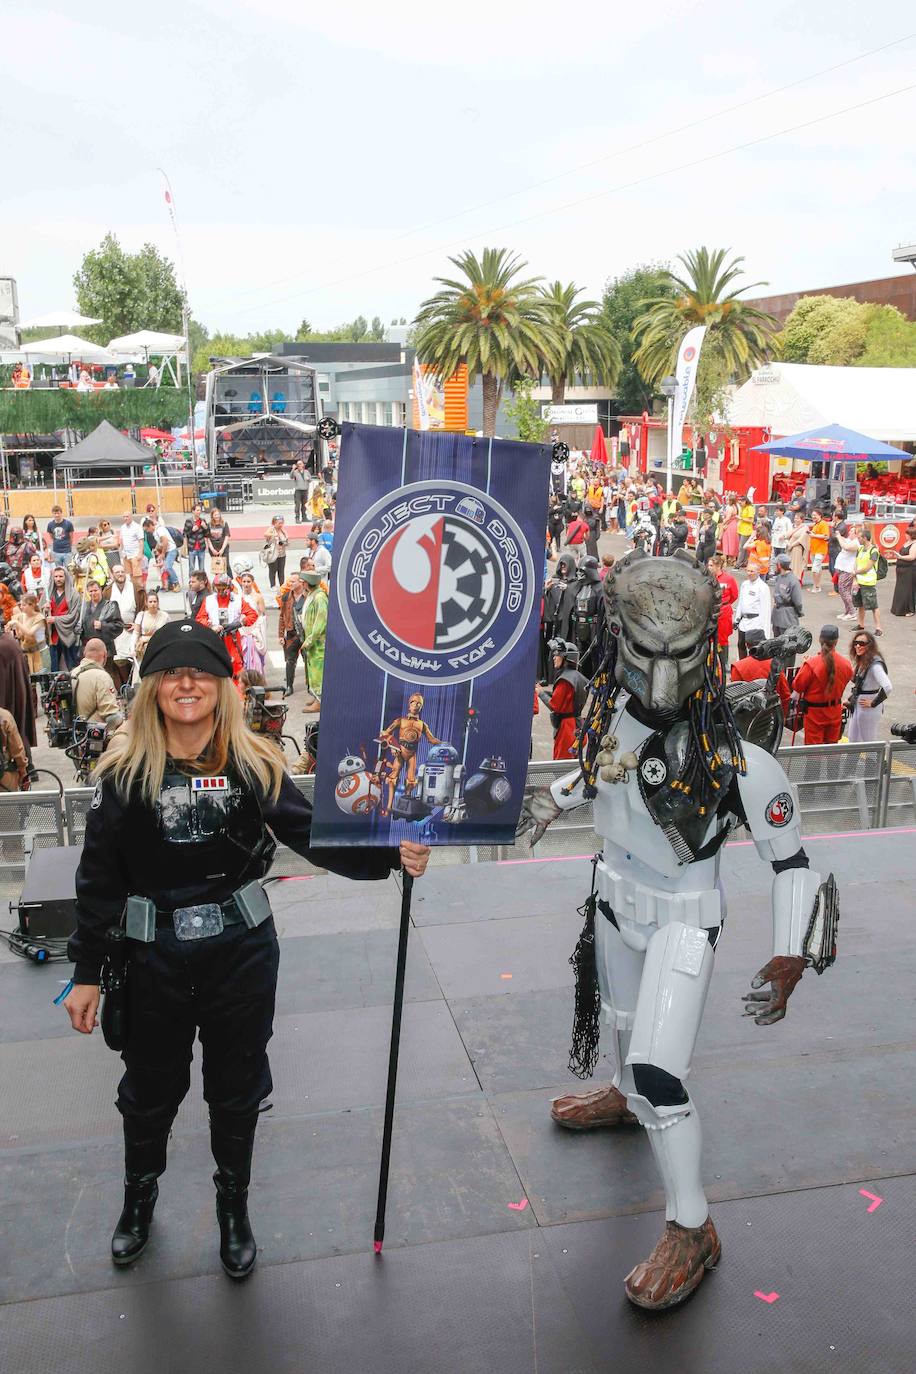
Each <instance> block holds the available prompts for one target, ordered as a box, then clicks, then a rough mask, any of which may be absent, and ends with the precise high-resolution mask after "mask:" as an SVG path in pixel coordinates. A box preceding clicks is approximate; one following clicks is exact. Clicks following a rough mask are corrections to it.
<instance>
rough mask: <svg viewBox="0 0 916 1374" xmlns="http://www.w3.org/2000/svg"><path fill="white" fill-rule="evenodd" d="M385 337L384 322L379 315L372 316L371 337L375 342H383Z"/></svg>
mask: <svg viewBox="0 0 916 1374" xmlns="http://www.w3.org/2000/svg"><path fill="white" fill-rule="evenodd" d="M384 338H385V326H384V325H383V324H382V322H381V320H380V319H379V317H378V315H373V316H372V323H371V324H370V326H369V339H370V340H371V341H372V342H373V343H382V342H383V340H384Z"/></svg>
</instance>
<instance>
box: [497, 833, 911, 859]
mask: <svg viewBox="0 0 916 1374" xmlns="http://www.w3.org/2000/svg"><path fill="white" fill-rule="evenodd" d="M873 835H916V825H909V826H906V825H904V826H899V827H895V828H894V829H883V830H837V831H835V832H834V833H833V834H830V835H805V836H804V837H803V838H804V841H805V844H814V843H815V842H816V841H817V840H864V839H867V838H869V837H870V836H873ZM753 843H754V841H753V840H732V841H731V842H730V843H729V844H726V846H725V847H726V849H742V848H747V846H748V845H752V844H753ZM594 857H595V856H594V854H551V855H548V856H545V857H544V858H543V859H500V860H499V865H500V867H501V868H508V867H509V866H510V865H511V864H571V863H575V862H576V861H577V860H579V859H593V858H594Z"/></svg>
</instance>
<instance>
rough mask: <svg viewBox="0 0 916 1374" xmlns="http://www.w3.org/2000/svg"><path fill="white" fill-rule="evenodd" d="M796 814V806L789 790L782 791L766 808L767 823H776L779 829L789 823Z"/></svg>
mask: <svg viewBox="0 0 916 1374" xmlns="http://www.w3.org/2000/svg"><path fill="white" fill-rule="evenodd" d="M794 814H795V807H794V805H793V804H792V798H791V796H790V795H789V793H788V792H780V793H778V794H777V795H776V796H775V797H774V798H773V800H772V801H771V802H770V804H769V806H768V807H767V809H766V818H767V824H769V825H775V826H776V828H777V829H780V828H781V827H782V826H784V825H788V824H789V821H790V820H791V819H792V817H793V815H794Z"/></svg>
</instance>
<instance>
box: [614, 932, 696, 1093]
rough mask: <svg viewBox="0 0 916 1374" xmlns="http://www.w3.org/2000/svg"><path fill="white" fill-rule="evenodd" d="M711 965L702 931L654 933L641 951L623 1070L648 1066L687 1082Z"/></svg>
mask: <svg viewBox="0 0 916 1374" xmlns="http://www.w3.org/2000/svg"><path fill="white" fill-rule="evenodd" d="M713 962H714V958H713V949H712V945H711V944H710V943H709V938H708V936H707V934H706V931H705V930H699V929H697V928H696V927H695V926H686V925H683V924H682V923H681V922H680V921H671V922H669V923H668V925H666V926H663V927H662V929H661V930H656V932H655V933H654V935H653V936H652V937H651V939H650V940H649V945H648V948H647V950H646V957H645V965H644V967H643V976H642V981H641V983H640V988H639V996H638V998H637V1000H636V1015H635V1016H634V1018H633V1027H632V1033H631V1035H630V1048H629V1053H628V1055H627V1063H628V1064H652V1065H654V1067H655V1068H658V1069H663V1070H664V1071H665V1073H669V1074H671V1076H672V1077H673V1078H678V1079H682V1080H683V1079H685V1078H686V1077H687V1075H688V1074H689V1073H690V1061H691V1059H692V1058H693V1048H694V1045H695V1044H696V1038H697V1032H698V1031H699V1029H700V1019H701V1017H702V1015H703V1007H704V1005H705V1003H706V994H707V992H708V990H709V980H710V977H711V976H712V967H713Z"/></svg>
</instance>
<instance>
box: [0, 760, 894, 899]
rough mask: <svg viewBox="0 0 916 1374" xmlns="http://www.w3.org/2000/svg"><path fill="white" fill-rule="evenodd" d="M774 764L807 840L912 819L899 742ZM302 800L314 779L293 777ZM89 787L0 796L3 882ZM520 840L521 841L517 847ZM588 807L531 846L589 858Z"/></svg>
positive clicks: (532, 777) (48, 842)
mask: <svg viewBox="0 0 916 1374" xmlns="http://www.w3.org/2000/svg"><path fill="white" fill-rule="evenodd" d="M778 757H779V761H780V763H781V764H782V766H783V768H785V770H786V773H787V775H788V777H789V778H790V779H791V781H792V782H794V783H795V785H796V787H797V788H798V793H799V802H800V805H801V813H802V829H803V831H804V833H806V834H808V835H818V834H829V833H831V832H833V831H836V830H844V831H845V830H876V829H882V828H885V827H887V826H892V827H893V826H903V825H908V824H911V823H914V822H916V745H912V744H906V743H904V742H902V741H899V742H898V741H894V742H893V743H883V742H882V743H876V744H815V745H802V746H799V747H797V748H794V749H789V748H787V749H780V750H779V754H778ZM571 771H572V770H571V769H570V766H569V764H567V763H557V762H553V761H552V760H551V761H539V762H533V763H530V764H529V765H528V779H527V781H528V783H529V784H533V785H535V786H547V785H548V784H549V783H550V782H551V781H553V780H554V779H555V778H559V777H563V776H564V775H565V774H567V773H569V772H571ZM293 782H294V783H295V785H296V786H297V787H298V789H299V790H300V792H302V794H303V795H304V796H306V797H308V798H309V800H311V799H312V797H313V796H314V791H315V779H314V777H299V776H295V775H294V776H293ZM91 800H92V788H91V787H70V788H66V789H65V790H64V792H63V794H61V793H60V792H59V791H56V790H55V791H48V792H39V791H32V792H9V793H0V868H2V875H3V879H6V880H9V881H13V882H18V881H19V880H21V878H22V876H23V875H24V873H25V869H26V865H27V863H28V859H29V855H30V854H31V852H32V850H33V849H34V848H35V847H36V846H44V847H47V846H54V845H62V844H71V845H73V844H81V843H82V839H83V834H84V832H85V828H86V813H87V811H88V809H89V804H90V802H91ZM523 843H524V842H523ZM599 843H600V842H599V840H598V838H597V836H596V835H595V832H594V828H593V819H592V807H591V804H590V803H586V804H585V805H584V806H581V807H579V808H577V809H576V810H575V811H568V812H565V813H564V814H563V815H562V816H559V817H558V818H557V820H556V821H555V822H554V823H553V825H551V826H550V827H549V828H548V830H547V832H546V834H545V835H544V838H543V839H542V840H541V843H540V844H539V846H538V854H539V855H542V856H544V857H550V856H552V855H553V856H558V857H559V856H563V855H569V854H588V853H593V852H594V850H595V849H596V848H598V847H599ZM517 853H518V851H517V850H515V849H514V847H513V846H510V845H502V846H499V845H464V846H462V845H456V846H454V847H449V848H448V849H440V850H437V852H436V858H437V861H438V862H439V863H448V864H461V863H486V862H489V861H492V860H495V859H506V858H511V857H512V856H513V854H517ZM301 864H302V860H301V859H300V858H299V857H298V855H295V854H293V853H292V851H290V850H288V849H286V848H285V846H282V845H281V846H280V847H279V849H278V851H277V858H276V861H275V866H274V868H273V870H272V871H273V872H274V873H275V874H276V875H277V876H281V877H282V876H283V875H284V872H288V873H295V872H298V871H301Z"/></svg>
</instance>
